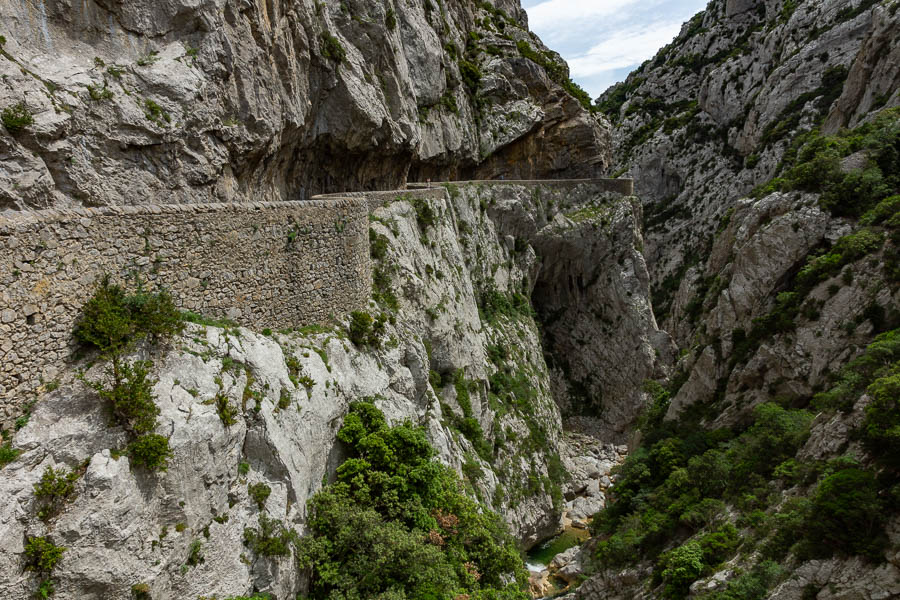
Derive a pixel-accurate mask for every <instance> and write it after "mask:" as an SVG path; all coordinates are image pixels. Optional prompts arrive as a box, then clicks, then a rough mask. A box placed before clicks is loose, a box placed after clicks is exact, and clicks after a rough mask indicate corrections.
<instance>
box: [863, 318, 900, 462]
mask: <svg viewBox="0 0 900 600" xmlns="http://www.w3.org/2000/svg"><path fill="white" fill-rule="evenodd" d="M891 333H893V334H897V333H898V330H894V331H893V332H891ZM868 393H869V395H870V396H871V397H872V401H871V402H870V403H869V404H868V406H866V416H865V421H864V422H863V424H862V438H863V442H864V443H865V445H866V449H867V450H868V451H869V452H870V453H872V454H873V455H874V456H876V457H877V458H878V459H879V460H880V461H881V462H882V463H884V464H886V465H888V466H890V467H891V468H893V469H898V468H900V361H898V362H895V363H894V364H893V366H892V367H891V374H890V375H887V376H885V377H881V378H879V379H876V380H875V381H874V382H873V383H872V384H871V385H870V386H869V387H868Z"/></svg>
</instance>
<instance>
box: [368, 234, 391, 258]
mask: <svg viewBox="0 0 900 600" xmlns="http://www.w3.org/2000/svg"><path fill="white" fill-rule="evenodd" d="M387 249H388V239H387V236H385V235H383V234H380V233H378V232H377V231H375V230H374V229H369V254H370V255H371V256H372V258H373V259H374V260H384V259H385V257H386V256H387Z"/></svg>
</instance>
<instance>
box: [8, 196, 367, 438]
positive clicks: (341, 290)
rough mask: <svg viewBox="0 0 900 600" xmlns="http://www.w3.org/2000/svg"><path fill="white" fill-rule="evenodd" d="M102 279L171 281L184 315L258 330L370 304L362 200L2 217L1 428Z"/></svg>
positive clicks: (66, 344) (56, 363)
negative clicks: (191, 313) (218, 319)
mask: <svg viewBox="0 0 900 600" xmlns="http://www.w3.org/2000/svg"><path fill="white" fill-rule="evenodd" d="M103 273H109V274H110V275H112V277H113V278H114V279H115V280H117V281H122V282H126V283H127V282H128V281H129V280H131V281H134V278H135V276H139V277H140V279H141V280H142V281H144V282H145V285H146V287H147V288H148V289H150V290H153V289H156V288H157V286H163V287H165V288H167V289H168V290H170V291H171V293H172V295H173V297H174V298H175V300H176V302H177V303H178V304H179V306H181V307H182V308H184V309H187V310H191V311H194V312H198V313H201V314H203V315H205V316H210V317H228V318H231V319H234V320H236V321H238V322H239V323H240V324H242V325H247V326H248V327H253V328H257V329H262V328H265V327H269V328H273V329H276V328H286V327H293V326H298V325H303V324H309V323H314V322H321V321H324V320H326V319H328V317H329V315H332V314H333V315H335V316H340V315H343V314H346V313H347V312H350V311H352V310H356V309H359V308H361V307H364V306H365V305H366V303H367V301H368V299H369V296H370V295H371V266H370V262H369V239H368V206H367V201H366V199H365V198H329V199H320V200H313V201H305V202H277V203H248V204H190V205H171V206H130V207H105V208H99V209H88V208H78V209H72V210H69V211H55V210H46V211H38V212H27V213H17V214H14V215H13V216H6V217H2V216H0V424H2V426H4V427H8V426H9V424H10V422H11V420H12V419H14V418H15V417H16V416H18V414H20V413H21V412H22V410H23V407H24V405H25V404H26V402H27V401H28V400H29V399H30V398H29V396H31V395H32V394H31V392H33V391H34V390H35V389H36V388H37V387H38V386H39V385H40V383H41V382H42V381H43V382H50V381H52V380H53V379H54V378H55V376H56V373H57V369H59V368H61V367H63V366H64V362H63V360H64V359H65V358H67V357H68V356H69V355H70V354H71V351H72V349H73V340H72V329H73V326H74V323H75V320H76V319H77V317H78V315H79V313H80V309H81V307H82V306H83V305H84V303H85V301H86V300H87V299H88V298H89V297H90V295H91V293H92V291H93V289H94V286H95V282H96V280H97V278H98V277H100V276H101V275H102V274H103Z"/></svg>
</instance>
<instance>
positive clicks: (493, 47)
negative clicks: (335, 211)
mask: <svg viewBox="0 0 900 600" xmlns="http://www.w3.org/2000/svg"><path fill="white" fill-rule="evenodd" d="M0 35H2V36H3V39H4V40H5V42H4V43H3V46H2V54H0V78H2V81H0V108H3V109H17V108H18V109H19V110H21V111H22V112H21V114H20V116H21V117H22V118H23V119H24V121H23V122H22V123H20V124H19V125H16V124H14V123H13V122H10V123H9V124H8V126H7V127H6V128H5V129H4V130H3V131H2V135H0V156H2V164H3V166H2V169H0V210H2V209H22V208H25V207H38V208H46V207H53V206H61V205H71V204H76V205H86V206H100V205H123V204H139V203H157V204H163V203H169V204H171V203H188V202H236V201H248V200H253V201H263V200H265V201H273V200H296V199H300V198H308V197H310V196H312V195H314V194H317V193H322V192H336V191H351V190H364V189H394V188H397V187H400V185H401V184H403V183H405V182H406V180H407V178H410V179H412V180H421V181H424V180H425V179H426V178H432V179H435V180H438V179H440V178H443V179H447V178H473V177H498V176H501V175H503V176H506V177H507V178H539V177H560V176H600V175H602V174H603V173H604V172H605V170H606V167H607V165H608V163H609V161H610V158H609V143H608V133H607V129H606V127H605V125H604V124H603V121H602V119H600V118H599V117H595V116H593V115H591V114H590V113H589V112H588V111H587V110H585V108H584V107H583V105H582V104H588V101H587V100H586V98H584V97H583V92H579V91H578V90H576V89H575V88H574V87H573V86H572V84H571V82H570V81H569V79H568V69H567V67H566V65H565V63H564V62H562V60H561V58H560V57H559V55H557V54H555V53H553V52H551V51H549V50H548V49H546V48H545V47H544V46H543V44H542V43H541V42H540V40H539V39H538V38H537V37H536V36H535V35H534V34H532V33H530V32H529V31H528V30H527V20H526V16H525V13H524V11H523V10H522V9H521V7H520V6H519V3H518V2H516V1H513V0H504V1H502V2H499V1H498V2H496V3H495V4H491V3H489V2H478V3H472V2H464V1H460V0H446V1H432V0H425V1H424V2H420V1H416V2H403V3H400V2H393V1H389V2H369V1H366V0H347V1H346V2H313V1H312V0H297V1H293V0H292V1H280V0H279V1H275V2H249V1H239V0H219V1H215V2H169V3H162V4H160V3H146V2H145V3H134V2H129V3H124V4H123V3H115V2H104V1H100V0H98V1H94V0H91V1H89V2H86V3H77V2H74V3H73V2H69V1H66V0H61V1H56V0H51V1H49V2H44V1H40V2H38V1H35V0H4V1H3V2H0ZM562 86H566V89H568V90H569V91H571V92H573V93H576V94H579V93H580V94H581V96H582V97H581V98H580V100H579V99H576V98H575V97H573V96H572V95H571V94H570V93H569V92H567V91H566V89H564V88H563V87H562ZM28 121H32V122H30V123H28V124H25V123H26V122H28Z"/></svg>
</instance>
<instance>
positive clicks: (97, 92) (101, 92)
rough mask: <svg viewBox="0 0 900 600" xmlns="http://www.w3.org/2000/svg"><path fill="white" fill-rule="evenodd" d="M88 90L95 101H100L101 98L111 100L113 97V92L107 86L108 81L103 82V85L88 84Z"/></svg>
mask: <svg viewBox="0 0 900 600" xmlns="http://www.w3.org/2000/svg"><path fill="white" fill-rule="evenodd" d="M87 90H88V95H89V96H90V98H91V100H93V101H94V102H99V101H101V100H110V99H112V97H113V92H112V90H111V89H109V88H108V87H107V86H106V82H104V83H103V87H100V86H96V85H88V86H87Z"/></svg>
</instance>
